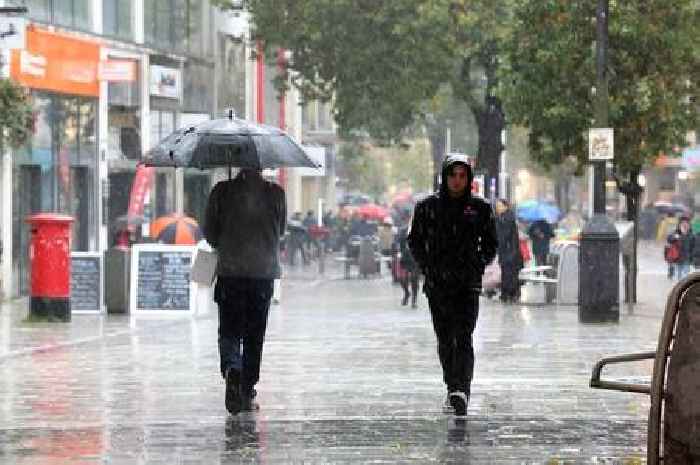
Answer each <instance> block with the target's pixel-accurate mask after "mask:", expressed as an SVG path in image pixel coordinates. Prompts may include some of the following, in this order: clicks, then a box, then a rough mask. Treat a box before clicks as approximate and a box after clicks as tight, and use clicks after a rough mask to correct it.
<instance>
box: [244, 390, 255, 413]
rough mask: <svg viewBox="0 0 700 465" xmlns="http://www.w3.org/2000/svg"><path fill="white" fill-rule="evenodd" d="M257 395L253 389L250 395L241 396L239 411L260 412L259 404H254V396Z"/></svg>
mask: <svg viewBox="0 0 700 465" xmlns="http://www.w3.org/2000/svg"><path fill="white" fill-rule="evenodd" d="M257 395H258V393H257V391H255V389H253V390H252V391H251V393H250V394H241V404H240V405H241V411H242V412H252V411H255V410H260V404H258V403H257V402H255V396H257Z"/></svg>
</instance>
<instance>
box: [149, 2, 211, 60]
mask: <svg viewBox="0 0 700 465" xmlns="http://www.w3.org/2000/svg"><path fill="white" fill-rule="evenodd" d="M210 12H211V7H210V6H209V2H208V1H203V0H146V1H145V2H144V12H143V13H144V35H145V39H146V43H148V44H150V45H154V46H156V47H158V48H161V49H166V50H174V51H176V52H187V53H189V54H192V55H196V56H201V55H204V54H206V53H208V52H209V47H207V45H208V44H207V41H206V39H205V37H206V36H207V32H208V31H210V30H211V28H210V26H209V24H210V14H209V13H210Z"/></svg>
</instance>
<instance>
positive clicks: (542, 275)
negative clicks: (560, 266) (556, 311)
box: [518, 265, 559, 303]
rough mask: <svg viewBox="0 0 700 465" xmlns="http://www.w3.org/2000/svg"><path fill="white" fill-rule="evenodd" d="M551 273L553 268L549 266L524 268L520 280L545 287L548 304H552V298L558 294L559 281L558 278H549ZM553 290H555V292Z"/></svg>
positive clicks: (519, 276)
mask: <svg viewBox="0 0 700 465" xmlns="http://www.w3.org/2000/svg"><path fill="white" fill-rule="evenodd" d="M551 271H552V267H551V266H549V265H542V266H532V267H529V268H523V269H522V270H520V273H519V275H518V279H519V280H520V281H524V282H526V283H534V284H541V285H542V286H543V287H544V295H545V301H546V303H551V302H552V300H553V299H552V296H553V295H556V294H557V292H556V288H557V284H559V280H558V279H557V278H552V277H549V276H547V273H548V272H551ZM552 289H553V290H554V291H553V292H552Z"/></svg>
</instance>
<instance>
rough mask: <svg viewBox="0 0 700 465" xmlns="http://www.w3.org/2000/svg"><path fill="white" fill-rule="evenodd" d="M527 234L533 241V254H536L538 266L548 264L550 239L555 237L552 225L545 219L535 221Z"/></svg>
mask: <svg viewBox="0 0 700 465" xmlns="http://www.w3.org/2000/svg"><path fill="white" fill-rule="evenodd" d="M527 235H528V236H529V237H530V241H532V254H533V255H534V256H535V263H536V264H537V266H544V265H546V264H547V256H548V255H549V241H550V240H551V239H552V238H553V237H554V231H552V226H550V224H549V223H547V220H545V219H539V220H536V221H534V222H533V223H532V224H531V225H530V227H529V228H528V230H527Z"/></svg>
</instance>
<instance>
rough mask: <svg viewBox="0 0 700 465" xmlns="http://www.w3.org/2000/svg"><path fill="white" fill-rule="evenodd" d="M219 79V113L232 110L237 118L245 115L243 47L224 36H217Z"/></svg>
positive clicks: (244, 58)
mask: <svg viewBox="0 0 700 465" xmlns="http://www.w3.org/2000/svg"><path fill="white" fill-rule="evenodd" d="M219 51H220V53H219V63H220V69H221V74H220V75H221V79H219V93H218V99H217V100H218V105H219V106H218V108H217V110H218V111H219V112H221V111H222V110H226V109H229V108H233V109H234V110H235V112H236V113H237V114H238V116H242V115H243V114H244V113H245V93H246V88H245V69H246V54H245V45H244V44H243V43H242V42H236V41H234V40H232V39H231V38H230V37H228V36H227V35H225V34H219Z"/></svg>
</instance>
